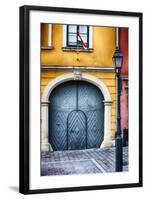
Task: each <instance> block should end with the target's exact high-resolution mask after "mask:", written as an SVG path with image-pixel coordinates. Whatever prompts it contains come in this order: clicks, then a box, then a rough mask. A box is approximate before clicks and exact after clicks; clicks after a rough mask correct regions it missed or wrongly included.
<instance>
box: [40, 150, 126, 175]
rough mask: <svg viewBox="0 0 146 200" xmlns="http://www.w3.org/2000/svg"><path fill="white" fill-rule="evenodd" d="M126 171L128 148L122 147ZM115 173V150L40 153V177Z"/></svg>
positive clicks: (124, 169)
mask: <svg viewBox="0 0 146 200" xmlns="http://www.w3.org/2000/svg"><path fill="white" fill-rule="evenodd" d="M123 171H128V147H123ZM106 172H115V148H106V149H86V150H72V151H54V152H47V153H46V152H42V154H41V176H49V175H68V174H91V173H106Z"/></svg>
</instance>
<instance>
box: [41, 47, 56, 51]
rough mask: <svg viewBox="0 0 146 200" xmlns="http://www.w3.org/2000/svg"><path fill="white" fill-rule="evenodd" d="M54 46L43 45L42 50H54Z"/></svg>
mask: <svg viewBox="0 0 146 200" xmlns="http://www.w3.org/2000/svg"><path fill="white" fill-rule="evenodd" d="M52 49H53V47H52V46H41V50H52Z"/></svg>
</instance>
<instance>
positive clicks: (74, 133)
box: [48, 80, 104, 151]
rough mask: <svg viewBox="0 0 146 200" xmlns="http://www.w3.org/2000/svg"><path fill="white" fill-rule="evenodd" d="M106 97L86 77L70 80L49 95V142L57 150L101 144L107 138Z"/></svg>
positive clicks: (94, 146) (93, 146) (84, 147)
mask: <svg viewBox="0 0 146 200" xmlns="http://www.w3.org/2000/svg"><path fill="white" fill-rule="evenodd" d="M103 100H104V97H103V95H102V93H101V91H100V90H99V88H97V87H96V86H95V85H93V84H91V83H89V82H86V81H78V80H76V81H68V82H65V83H62V84H60V85H58V86H57V87H55V88H54V90H53V91H52V92H51V94H50V96H49V102H50V103H49V130H48V131H49V133H48V134H49V137H48V138H49V143H50V144H51V146H52V148H53V150H54V151H57V150H79V149H88V148H99V147H100V145H101V143H102V141H103V138H104V102H103Z"/></svg>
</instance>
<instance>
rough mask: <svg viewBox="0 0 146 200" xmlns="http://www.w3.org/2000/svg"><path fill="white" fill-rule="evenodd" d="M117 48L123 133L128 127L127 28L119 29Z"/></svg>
mask: <svg viewBox="0 0 146 200" xmlns="http://www.w3.org/2000/svg"><path fill="white" fill-rule="evenodd" d="M119 48H120V50H121V52H122V54H123V65H122V70H121V78H122V95H121V129H122V133H123V129H124V128H128V28H120V29H119Z"/></svg>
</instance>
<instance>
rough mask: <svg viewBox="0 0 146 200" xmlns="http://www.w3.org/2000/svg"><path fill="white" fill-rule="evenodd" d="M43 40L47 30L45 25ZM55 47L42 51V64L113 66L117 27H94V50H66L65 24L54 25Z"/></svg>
mask: <svg viewBox="0 0 146 200" xmlns="http://www.w3.org/2000/svg"><path fill="white" fill-rule="evenodd" d="M43 28H44V29H45V30H42V31H41V32H42V38H41V41H42V43H43V44H44V43H45V42H46V40H47V38H46V39H44V37H45V35H46V33H47V31H46V27H43ZM52 39H53V42H52V43H53V49H52V50H42V51H41V64H43V65H56V66H57V65H62V66H67V65H69V66H100V67H101V66H110V67H111V66H113V63H112V56H113V53H114V50H115V28H112V27H93V52H79V53H77V52H65V51H63V50H62V40H63V25H58V24H53V26H52Z"/></svg>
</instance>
